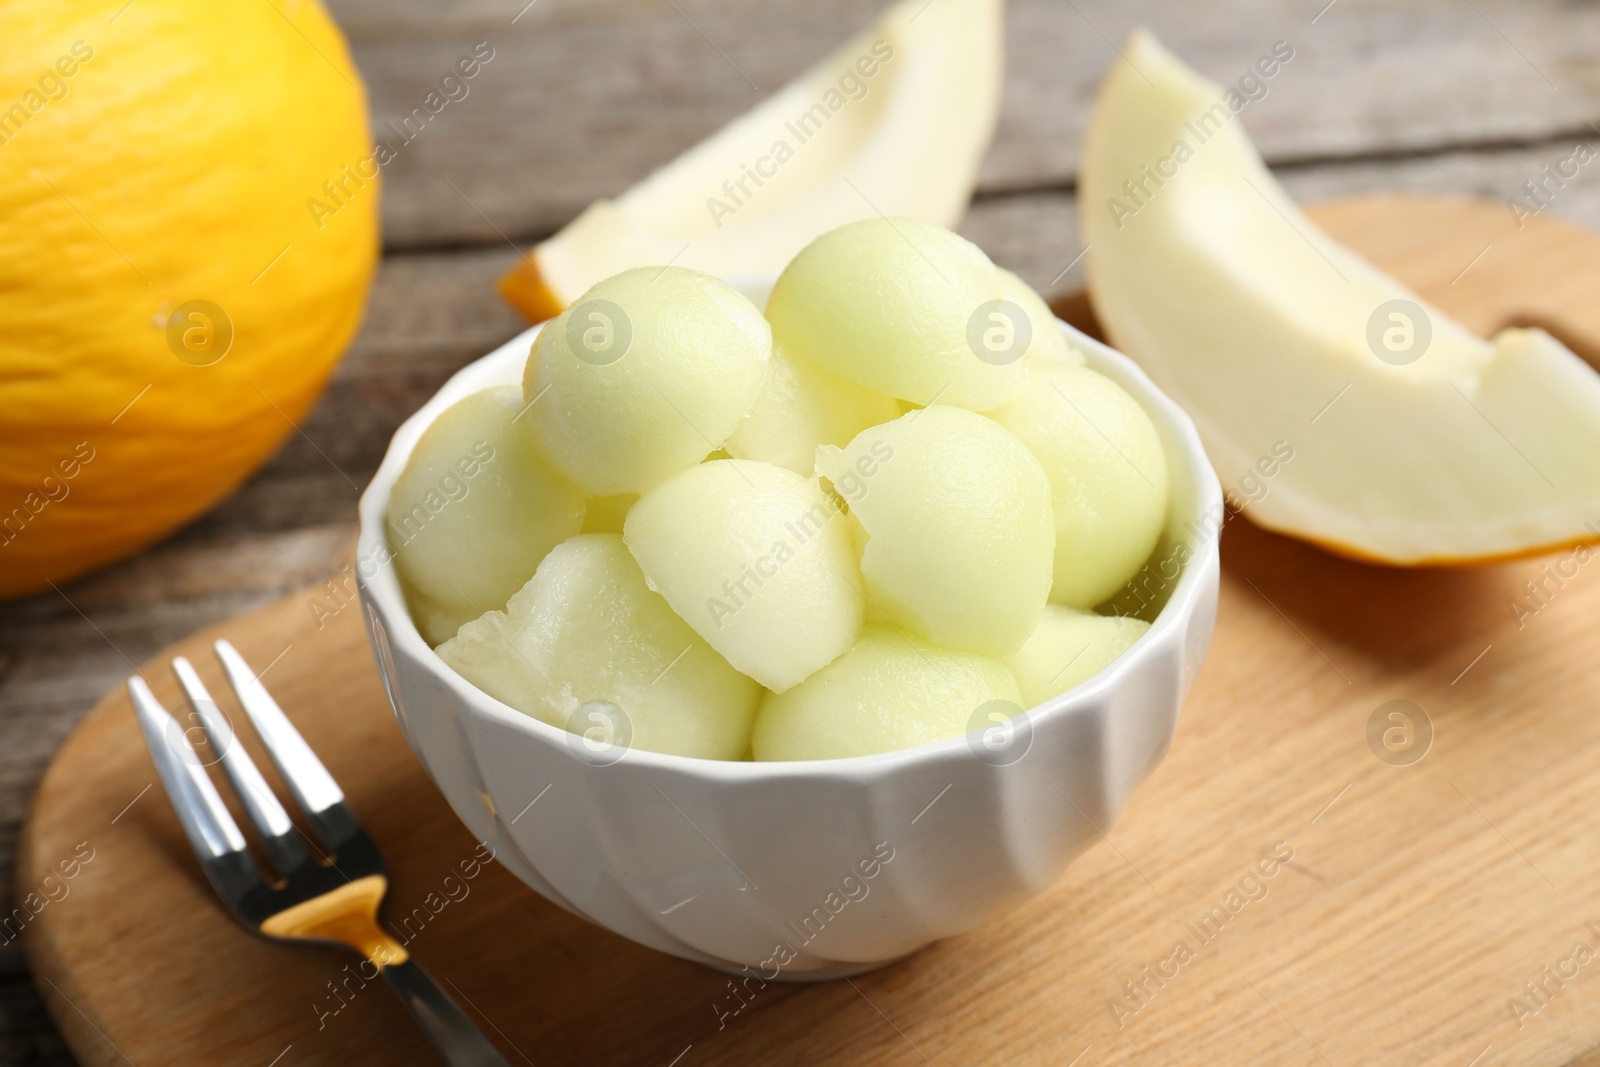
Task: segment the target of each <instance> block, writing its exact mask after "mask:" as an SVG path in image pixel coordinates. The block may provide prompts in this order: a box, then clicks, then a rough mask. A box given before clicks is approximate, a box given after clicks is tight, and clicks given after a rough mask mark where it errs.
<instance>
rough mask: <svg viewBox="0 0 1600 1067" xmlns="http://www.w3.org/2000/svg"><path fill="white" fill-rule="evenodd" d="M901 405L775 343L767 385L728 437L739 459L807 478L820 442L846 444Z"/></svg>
mask: <svg viewBox="0 0 1600 1067" xmlns="http://www.w3.org/2000/svg"><path fill="white" fill-rule="evenodd" d="M899 414H900V405H899V404H898V403H897V402H896V401H895V400H894V399H893V398H892V397H888V396H885V395H883V394H882V393H874V392H873V391H872V390H870V389H865V388H863V387H861V386H859V385H857V384H856V383H854V382H851V381H847V380H845V379H844V378H841V377H839V376H838V375H836V374H830V373H829V372H827V371H825V370H823V369H822V368H821V367H818V366H816V365H815V364H813V363H811V362H809V361H807V360H803V359H798V358H796V357H795V356H792V355H790V354H789V353H787V352H785V351H784V350H783V348H782V347H781V346H774V347H773V350H772V363H771V366H770V369H769V370H768V373H767V384H766V388H764V389H763V390H762V391H761V396H760V397H759V398H758V399H757V400H756V403H755V406H754V407H752V408H751V409H750V413H749V414H748V415H746V416H745V417H744V421H743V422H741V423H739V426H738V428H737V429H735V430H734V431H733V436H731V437H729V438H728V445H727V448H728V453H729V454H730V455H732V456H735V457H737V458H738V459H758V460H761V461H762V462H764V463H776V464H777V465H778V466H780V467H787V468H788V469H789V470H792V471H794V472H795V473H796V474H800V475H803V476H805V477H807V478H809V477H810V476H811V474H812V472H813V468H814V467H815V464H816V457H817V448H818V446H820V445H840V446H843V445H847V444H849V443H850V439H851V438H853V437H854V436H855V435H856V434H858V433H860V432H861V431H862V430H864V429H866V428H867V427H868V426H876V425H877V424H878V423H880V422H888V421H889V420H890V419H893V418H895V417H896V416H898V415H899Z"/></svg>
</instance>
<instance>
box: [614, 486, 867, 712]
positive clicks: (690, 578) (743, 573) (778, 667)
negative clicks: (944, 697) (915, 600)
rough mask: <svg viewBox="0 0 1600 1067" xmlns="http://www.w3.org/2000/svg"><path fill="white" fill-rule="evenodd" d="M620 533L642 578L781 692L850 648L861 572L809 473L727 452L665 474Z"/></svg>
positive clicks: (840, 523) (741, 665) (838, 519)
mask: <svg viewBox="0 0 1600 1067" xmlns="http://www.w3.org/2000/svg"><path fill="white" fill-rule="evenodd" d="M623 536H624V537H625V538H626V539H627V542H628V548H629V550H630V551H632V552H633V556H634V558H635V559H637V560H638V561H639V566H640V567H641V568H643V570H644V573H645V577H646V578H648V579H649V581H650V588H652V589H654V590H656V591H657V592H659V593H660V594H661V595H662V596H664V597H666V598H667V603H669V604H671V605H672V607H673V610H674V611H676V612H677V613H678V614H679V615H681V616H683V618H684V620H685V621H686V622H688V624H689V625H690V626H692V627H694V629H695V631H696V632H697V633H698V634H700V636H701V637H704V638H705V639H706V640H707V641H708V642H710V643H711V647H712V648H715V649H716V650H717V651H718V652H720V653H722V654H723V656H725V657H727V660H728V662H729V663H732V664H733V665H734V666H735V667H737V668H738V669H739V670H741V671H743V672H744V673H745V674H748V675H749V676H750V677H752V678H754V679H755V680H756V681H758V682H760V683H761V684H762V685H764V686H766V687H767V688H768V689H772V690H775V691H778V692H782V691H783V690H785V689H788V688H789V687H790V686H792V685H794V684H795V683H797V682H799V681H801V680H802V679H804V678H805V677H806V676H807V675H809V674H811V673H812V672H813V671H815V670H817V669H818V668H819V667H822V666H823V665H824V664H826V663H828V662H829V661H830V660H832V659H833V658H834V657H835V656H837V655H839V654H840V653H841V652H843V651H844V650H845V649H847V648H849V647H850V643H851V642H852V641H854V640H855V637H856V633H857V631H859V630H860V628H861V613H862V603H861V592H860V590H861V585H862V583H861V572H860V570H859V569H858V568H857V566H856V556H855V551H854V548H853V547H852V546H851V544H850V534H849V532H848V531H847V530H846V527H845V522H844V518H843V516H841V515H840V514H839V511H838V508H837V507H836V505H835V504H834V503H833V502H832V501H831V500H830V499H829V497H828V496H827V494H825V493H824V492H823V491H822V488H821V487H820V486H819V485H818V484H817V483H816V481H815V480H814V479H808V478H802V477H801V476H800V475H798V474H796V473H794V472H793V471H791V470H786V469H785V468H783V467H778V466H775V465H773V464H771V463H757V462H755V461H753V460H743V459H724V460H716V461H713V462H711V463H703V464H701V465H699V466H697V467H691V468H690V469H688V470H686V471H683V472H682V473H680V474H677V475H674V476H673V477H672V478H669V479H667V480H666V481H665V482H662V483H661V484H660V485H658V486H656V487H655V488H654V489H652V490H650V491H649V492H648V493H646V494H644V495H643V496H641V497H640V498H639V502H638V503H637V504H635V505H634V506H633V510H631V511H629V512H628V520H627V522H626V524H625V525H624V527H623Z"/></svg>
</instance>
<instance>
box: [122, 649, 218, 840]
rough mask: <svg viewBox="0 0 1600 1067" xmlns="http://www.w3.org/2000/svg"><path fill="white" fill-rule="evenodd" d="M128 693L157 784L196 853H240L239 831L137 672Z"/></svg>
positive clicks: (197, 759) (186, 743) (189, 747)
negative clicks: (164, 789)
mask: <svg viewBox="0 0 1600 1067" xmlns="http://www.w3.org/2000/svg"><path fill="white" fill-rule="evenodd" d="M128 695H129V696H130V697H131V698H132V699H133V710H134V713H135V714H136V715H137V716H138V719H139V729H140V731H141V732H142V733H143V734H144V743H145V747H146V748H148V749H149V750H150V760H151V762H152V763H154V764H155V765H156V773H157V774H159V775H160V776H161V784H162V785H163V786H164V787H165V788H166V790H167V796H168V797H169V798H170V799H171V800H172V807H173V809H174V810H176V811H177V813H178V821H179V822H180V823H182V824H183V832H184V833H185V834H187V835H188V837H189V843H190V844H191V845H192V846H194V850H195V852H196V853H198V854H199V856H200V858H201V859H202V860H214V859H218V858H220V857H223V856H227V855H229V854H230V853H242V852H244V850H245V841H244V834H242V833H240V832H239V824H238V823H236V822H234V821H233V816H232V815H229V814H228V809H227V808H226V807H225V806H224V805H223V803H222V798H221V797H220V796H218V795H217V788H216V786H214V785H212V784H211V778H210V776H209V775H207V774H206V772H205V768H204V767H201V766H200V757H199V756H198V755H196V754H195V751H194V746H193V745H191V744H189V739H188V738H187V737H186V736H184V732H183V730H182V728H180V727H179V726H178V723H177V722H176V720H174V719H173V718H172V716H171V715H168V714H167V709H166V708H164V707H162V706H161V702H160V701H158V700H156V698H155V694H153V693H151V692H150V687H149V686H148V685H146V684H145V680H144V679H143V678H141V677H139V676H138V675H134V676H133V677H132V678H129V679H128Z"/></svg>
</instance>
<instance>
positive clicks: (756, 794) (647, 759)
mask: <svg viewBox="0 0 1600 1067" xmlns="http://www.w3.org/2000/svg"><path fill="white" fill-rule="evenodd" d="M766 287H770V282H769V283H767V286H766ZM741 288H743V289H744V290H745V291H746V292H747V293H749V294H750V295H751V296H752V298H753V299H756V300H757V306H761V303H762V302H763V301H764V292H763V291H762V290H763V286H761V285H759V284H750V285H744V286H741ZM1062 329H1065V330H1067V331H1068V332H1069V333H1070V334H1071V335H1072V338H1073V340H1074V341H1075V342H1076V344H1077V345H1078V346H1079V347H1080V348H1081V349H1082V350H1083V351H1085V352H1086V353H1087V354H1088V360H1089V365H1090V366H1092V367H1093V368H1094V369H1096V370H1098V371H1100V372H1101V373H1103V374H1105V375H1107V376H1109V377H1110V378H1112V379H1113V380H1115V381H1116V382H1117V383H1118V384H1120V385H1121V386H1122V387H1123V388H1125V389H1127V390H1128V391H1129V392H1130V393H1132V394H1133V396H1134V397H1135V398H1137V399H1138V400H1139V402H1140V403H1141V404H1142V405H1143V406H1144V408H1145V410H1146V411H1148V412H1149V413H1150V416H1151V418H1152V419H1153V420H1154V422H1155V424H1156V428H1157V429H1158V430H1159V432H1160V434H1161V439H1162V443H1163V444H1164V446H1165V447H1166V451H1167V459H1168V464H1169V466H1170V468H1171V482H1172V499H1171V507H1170V511H1169V520H1168V528H1167V531H1166V536H1165V537H1164V539H1163V542H1162V544H1161V546H1159V547H1158V549H1157V556H1158V558H1160V559H1163V560H1170V561H1172V564H1171V565H1170V566H1168V567H1166V568H1165V569H1164V573H1165V574H1166V575H1168V578H1167V579H1166V580H1160V579H1158V580H1157V581H1155V582H1153V583H1150V589H1151V591H1152V592H1153V593H1154V594H1156V595H1157V596H1158V597H1159V596H1165V597H1166V598H1167V599H1166V603H1165V605H1164V606H1163V607H1162V608H1161V609H1160V612H1159V614H1158V615H1156V617H1155V619H1154V624H1153V625H1152V626H1151V627H1150V629H1149V631H1148V632H1147V633H1146V634H1145V635H1144V636H1143V637H1141V638H1140V639H1139V641H1138V642H1137V643H1135V644H1134V645H1133V647H1132V648H1130V649H1129V650H1128V651H1127V652H1126V653H1124V654H1123V655H1122V656H1121V657H1120V658H1119V659H1117V660H1116V662H1114V663H1113V664H1112V665H1111V666H1109V667H1108V668H1106V670H1104V671H1102V672H1101V673H1100V674H1099V675H1097V676H1096V677H1094V678H1093V679H1091V680H1090V681H1088V682H1086V683H1085V684H1083V685H1081V686H1079V687H1078V688H1076V689H1074V690H1072V691H1070V692H1068V693H1065V694H1063V695H1062V696H1060V697H1057V698H1056V699H1054V700H1052V701H1050V702H1049V703H1048V704H1045V705H1043V706H1041V707H1039V708H1036V709H1034V710H1033V711H1031V712H1030V713H1029V714H1028V716H1027V720H1028V725H1029V726H1030V727H1031V732H1032V736H1031V739H1030V738H1024V737H1022V734H1023V732H1024V731H1019V732H1018V737H1017V738H1016V739H1014V743H1013V745H1012V747H1011V748H1010V749H1008V750H1006V752H1005V753H1004V754H1003V755H998V756H997V755H995V754H993V753H991V752H989V751H988V750H986V749H985V748H984V746H983V745H982V744H981V743H978V742H977V741H976V735H974V738H973V739H969V738H954V739H952V740H949V741H943V742H939V743H937V744H931V745H923V746H921V747H920V748H914V749H909V750H905V751H900V752H891V753H885V754H882V755H876V756H862V757H856V758H852V759H839V760H822V761H816V762H794V763H740V762H720V761H715V760H699V759H690V758H687V757H682V756H668V755H661V754H659V753H655V752H644V751H638V750H630V751H627V752H625V753H624V754H623V755H622V758H620V759H619V760H617V762H615V763H611V764H608V765H600V764H597V763H595V762H591V761H590V760H587V759H585V758H582V755H581V749H582V746H581V745H574V744H573V743H572V742H573V736H574V735H571V734H568V733H567V732H565V731H563V730H559V729H557V728H555V727H553V726H549V725H547V724H545V723H543V722H540V721H538V720H537V719H533V718H530V717H529V716H527V715H523V714H521V713H520V712H517V711H514V710H512V709H511V708H509V707H507V706H506V705H504V704H502V703H500V702H499V701H497V700H495V699H494V698H493V697H490V696H488V695H487V694H485V693H483V692H481V691H479V690H478V689H477V688H475V687H474V686H473V685H472V684H471V683H469V682H467V681H466V680H465V679H463V678H462V677H461V676H460V675H458V674H456V672H455V671H454V670H452V669H451V668H450V667H448V666H447V665H446V664H445V663H444V661H443V660H441V659H439V657H438V656H437V655H435V654H434V652H433V650H432V649H430V648H429V647H428V645H427V644H426V643H425V642H424V641H423V639H422V637H421V635H420V634H418V632H417V629H416V627H415V626H414V625H413V624H412V621H411V618H410V616H409V614H408V613H407V610H406V606H405V601H404V598H403V596H402V594H401V591H400V586H399V584H398V580H397V578H396V575H395V571H394V568H393V566H392V565H391V564H390V563H389V562H388V560H389V552H388V548H387V543H386V541H385V537H384V512H385V509H386V507H387V504H388V499H389V490H390V487H391V486H392V485H393V484H394V481H395V479H396V477H398V476H399V474H400V472H401V470H402V469H403V468H404V467H405V464H406V460H407V458H408V457H409V456H410V454H411V449H412V447H413V446H414V445H415V444H416V441H417V438H418V437H419V436H420V435H421V434H422V431H423V429H424V428H425V427H427V426H428V425H429V423H431V422H432V421H433V419H434V418H435V417H437V416H438V414H439V413H440V412H441V411H443V410H444V409H445V408H447V407H449V406H450V405H451V404H453V403H454V402H455V401H457V400H459V399H461V398H462V397H463V396H466V395H467V394H469V393H472V392H474V391H476V390H479V389H482V388H485V387H487V386H490V385H497V384H502V383H516V382H520V381H521V379H522V368H523V364H524V362H525V360H526V357H527V353H528V348H529V345H530V343H531V342H532V339H533V336H534V334H535V333H536V332H537V328H535V329H533V330H529V331H527V332H526V333H523V334H521V335H520V336H518V337H516V338H515V339H514V340H511V341H509V342H507V343H506V344H505V345H503V346H501V347H500V348H499V349H496V350H495V351H494V352H491V353H490V354H489V355H487V356H485V357H483V358H482V359H480V360H478V361H477V362H475V363H473V364H471V365H470V366H468V367H466V368H464V369H462V370H461V371H460V372H459V373H457V374H456V375H455V376H454V377H453V378H451V379H450V381H449V382H447V383H446V384H445V386H444V388H442V389H441V390H439V393H438V394H437V395H436V396H435V397H434V398H433V399H432V400H430V401H429V402H428V403H427V404H426V405H424V406H423V408H422V409H421V410H420V411H418V412H417V413H416V414H415V415H413V416H412V417H411V418H410V419H409V420H407V421H406V423H405V424H404V425H403V426H401V427H400V429H399V431H398V432H396V434H395V435H394V440H393V441H392V442H391V443H390V445H389V451H388V454H387V455H386V456H385V457H384V461H383V465H382V466H381V467H380V468H379V469H378V473H377V476H376V477H375V478H374V479H373V481H372V484H371V485H370V486H369V487H368V488H367V491H366V493H365V494H364V495H363V496H362V498H361V540H360V547H359V555H358V557H357V570H358V575H359V578H360V589H361V598H362V601H363V602H364V604H365V605H366V610H365V617H366V620H367V628H368V636H369V637H370V638H371V642H372V647H373V651H374V654H375V655H376V657H377V660H378V665H379V669H380V671H381V672H382V675H383V680H384V684H385V686H386V688H387V690H388V694H389V699H390V701H391V702H392V703H393V705H394V710H395V715H396V716H397V717H398V719H399V720H400V725H401V727H402V729H403V730H404V731H405V734H406V737H407V739H408V740H409V741H410V743H411V747H412V749H413V750H414V751H415V752H416V754H417V758H418V759H419V760H421V761H422V765H423V766H424V767H425V768H426V769H427V771H428V773H429V774H430V775H431V776H432V777H433V780H434V781H435V782H436V783H438V786H439V788H440V790H441V791H443V793H444V795H445V797H446V798H447V799H448V800H449V802H450V805H451V807H452V808H454V809H455V812H456V814H457V815H458V816H460V818H461V821H462V822H464V823H466V825H467V826H468V828H469V829H471V831H472V832H473V834H475V835H476V836H477V837H478V838H479V839H480V840H482V841H485V842H488V843H489V844H490V845H491V846H492V847H493V848H494V849H495V851H496V853H497V855H498V857H499V859H500V861H501V862H502V863H504V864H505V865H506V866H507V867H508V868H509V869H510V870H512V871H513V872H514V873H515V874H516V875H517V876H518V877H519V878H521V879H522V880H523V881H525V882H526V883H528V885H530V886H532V887H533V888H534V889H536V890H538V892H539V893H540V894H542V895H543V896H544V897H546V898H547V899H549V900H550V901H552V902H554V903H556V904H558V905H560V906H561V907H563V908H566V909H567V910H568V911H570V912H572V913H574V914H576V915H580V916H583V917H584V918H586V919H589V920H590V921H592V922H594V923H597V924H599V925H600V926H603V927H605V928H607V929H609V930H612V931H614V932H615V933H618V934H621V935H622V936H624V937H628V938H632V939H633V940H635V941H637V942H639V943H641V944H644V945H649V946H650V947H652V948H656V949H659V950H661V951H662V952H668V953H671V954H673V955H675V956H681V957H683V958H685V959H691V960H696V961H698V962H700V963H703V964H707V965H709V966H712V967H717V968H721V969H725V970H731V971H739V970H742V969H744V968H746V967H748V968H751V970H752V972H753V973H757V974H759V975H761V976H762V977H763V978H765V979H767V980H769V981H770V980H774V979H784V978H787V979H820V978H829V977H838V976H842V975H848V974H854V973H858V972H861V971H865V970H869V969H871V968H873V967H876V966H879V965H881V964H884V963H887V962H890V961H892V960H895V959H898V958H900V957H902V956H905V955H907V954H909V953H911V952H914V951H916V950H917V949H919V948H921V947H922V946H924V945H926V944H928V943H929V942H932V941H935V940H937V939H939V938H943V937H947V936H949V935H951V934H956V933H960V932H961V931H964V930H967V929H969V928H971V927H973V926H975V925H977V924H978V923H980V922H982V921H984V920H985V919H986V918H988V917H989V916H991V915H994V914H995V913H996V912H997V911H999V910H1001V909H1003V908H1004V907H1006V905H1007V904H1008V903H1010V902H1012V901H1014V900H1017V899H1019V898H1021V897H1024V896H1026V895H1028V894H1030V893H1033V892H1036V891H1038V890H1039V889H1041V888H1043V887H1044V886H1046V885H1047V884H1049V883H1050V881H1051V880H1052V879H1054V878H1055V877H1056V876H1057V875H1058V874H1059V873H1060V872H1061V870H1062V869H1063V868H1064V867H1065V866H1066V864H1067V862H1068V861H1070V860H1071V859H1072V858H1073V857H1074V856H1076V855H1077V854H1078V853H1079V852H1081V851H1083V849H1085V848H1086V847H1088V846H1089V845H1090V844H1092V843H1093V842H1094V841H1095V840H1096V839H1097V838H1098V837H1099V833H1100V831H1103V830H1105V829H1107V828H1108V827H1109V826H1110V824H1111V822H1112V820H1114V819H1115V818H1116V817H1117V815H1118V814H1119V813H1120V812H1121V810H1122V807H1123V805H1124V804H1125V803H1126V802H1127V799H1128V796H1129V794H1130V793H1131V792H1132V791H1133V789H1134V787H1135V786H1137V785H1138V784H1139V783H1140V782H1141V781H1142V780H1143V779H1144V777H1145V776H1146V775H1147V774H1149V773H1150V771H1151V769H1152V768H1154V767H1155V765H1156V763H1157V762H1159V761H1160V759H1161V757H1162V756H1163V755H1164V754H1165V752H1166V750H1167V746H1168V745H1169V744H1170V742H1171V740H1172V733H1173V728H1174V727H1175V725H1176V723H1177V718H1178V708H1179V705H1180V704H1181V703H1182V700H1183V697H1184V694H1185V693H1186V692H1187V691H1188V688H1189V686H1190V684H1191V683H1192V682H1193V680H1194V676H1195V674H1196V672H1197V671H1198V670H1199V668H1200V663H1201V660H1202V658H1203V657H1204V655H1205V652H1206V648H1207V646H1208V645H1209V643H1210V639H1211V630H1212V625H1213V623H1214V621H1215V617H1216V603H1217V584H1218V558H1217V531H1218V528H1219V525H1220V518H1221V514H1222V496H1221V491H1220V488H1219V486H1218V484H1217V479H1216V476H1215V475H1214V474H1213V473H1212V470H1211V467H1210V464H1209V463H1208V462H1207V460H1206V455H1205V452H1204V451H1203V449H1202V447H1201V445H1200V440H1199V438H1198V436H1197V435H1196V434H1195V430H1194V426H1193V425H1192V424H1191V423H1190V421H1189V419H1188V418H1187V417H1186V416H1185V415H1184V414H1183V412H1182V411H1180V410H1179V408H1178V407H1177V405H1176V404H1174V403H1173V402H1172V401H1171V400H1169V399H1167V397H1166V396H1165V395H1163V394H1162V393H1161V392H1160V391H1158V390H1157V389H1156V387H1155V386H1154V385H1153V384H1152V383H1151V382H1150V379H1149V378H1147V377H1145V375H1144V373H1143V372H1142V371H1140V370H1139V369H1138V368H1137V367H1135V366H1134V365H1133V364H1132V363H1131V362H1129V361H1128V360H1127V359H1126V358H1124V357H1123V356H1122V355H1120V354H1118V353H1116V352H1114V351H1112V350H1111V349H1109V348H1107V347H1106V346H1104V345H1102V344H1099V343H1098V342H1096V341H1094V340H1092V339H1090V338H1088V337H1086V336H1084V335H1082V334H1081V333H1078V332H1077V331H1076V330H1073V329H1072V328H1071V327H1069V326H1066V325H1065V324H1062ZM1179 561H1182V563H1181V567H1180V566H1179V565H1178V564H1179ZM969 741H971V743H969ZM1019 753H1020V758H1018V756H1019ZM535 801H537V803H535ZM530 805H531V806H530Z"/></svg>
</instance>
